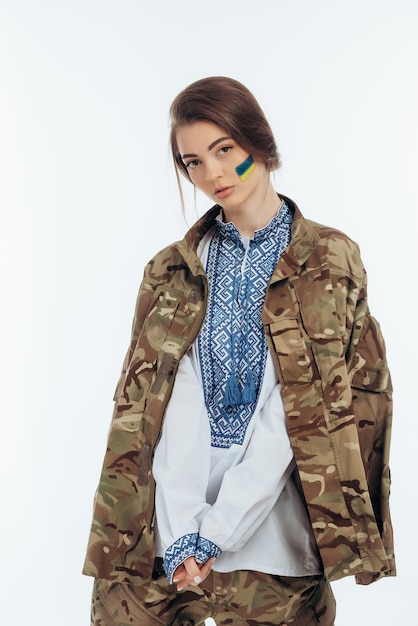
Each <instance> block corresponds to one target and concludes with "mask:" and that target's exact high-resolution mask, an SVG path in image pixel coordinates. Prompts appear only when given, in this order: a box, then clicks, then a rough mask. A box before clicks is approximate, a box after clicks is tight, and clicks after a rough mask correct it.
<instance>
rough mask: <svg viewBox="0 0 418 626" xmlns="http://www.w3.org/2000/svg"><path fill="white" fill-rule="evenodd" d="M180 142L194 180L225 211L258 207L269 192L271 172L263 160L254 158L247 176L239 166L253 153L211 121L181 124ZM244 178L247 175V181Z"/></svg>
mask: <svg viewBox="0 0 418 626" xmlns="http://www.w3.org/2000/svg"><path fill="white" fill-rule="evenodd" d="M176 139H177V145H178V148H179V151H180V154H181V157H182V160H183V162H184V164H185V165H186V167H187V171H188V173H189V177H190V180H191V181H192V183H193V184H194V185H195V186H196V187H197V188H198V189H200V190H201V191H203V193H204V194H206V195H207V196H208V197H209V198H210V199H211V200H214V201H215V202H216V204H219V205H220V206H222V207H223V208H224V210H225V211H228V210H233V209H234V208H241V209H245V208H251V207H252V206H254V208H257V207H259V206H260V204H259V202H260V200H261V198H262V196H263V194H265V189H266V186H265V185H263V184H260V183H262V182H263V181H265V182H266V184H268V181H269V173H268V172H267V170H266V168H265V166H264V164H263V163H261V162H259V161H254V164H253V166H252V167H251V168H250V169H248V171H247V174H246V178H245V176H244V177H241V178H240V176H239V175H238V173H237V170H236V168H237V167H238V172H239V173H241V169H245V167H244V168H241V169H240V168H239V166H240V165H242V164H243V163H244V162H245V161H246V159H248V157H249V156H250V155H249V153H248V152H247V151H245V150H244V149H243V148H241V146H239V145H238V144H237V143H236V142H235V141H234V140H233V139H231V137H229V136H228V133H226V132H225V131H224V130H222V128H220V127H219V126H216V124H212V123H211V122H204V121H198V122H194V123H193V124H190V125H188V126H181V127H179V128H178V130H177V132H176ZM242 178H245V180H243V179H242Z"/></svg>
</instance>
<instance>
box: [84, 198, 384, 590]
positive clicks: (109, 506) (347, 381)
mask: <svg viewBox="0 0 418 626" xmlns="http://www.w3.org/2000/svg"><path fill="white" fill-rule="evenodd" d="M285 200H286V202H287V203H288V205H289V206H291V207H293V209H294V211H295V216H294V220H293V224H292V240H291V244H290V246H289V247H288V248H287V249H286V251H285V252H284V254H283V255H282V257H281V258H280V260H279V262H278V264H277V266H276V269H275V271H274V274H273V276H272V279H271V281H270V283H269V286H268V289H267V295H266V299H265V304H264V308H263V323H264V327H265V332H266V336H267V340H268V343H269V347H270V349H271V352H272V354H273V358H274V361H275V365H276V368H277V372H278V376H279V379H280V383H281V385H282V395H283V401H284V406H285V412H286V420H287V428H288V433H289V437H290V441H291V444H292V447H293V451H294V455H295V459H296V462H297V467H298V470H299V476H300V481H301V488H302V490H303V494H304V496H305V499H306V504H307V508H308V512H309V515H310V519H311V522H312V527H313V530H314V533H315V537H316V540H317V543H318V548H319V551H320V554H321V557H322V561H323V565H324V571H325V574H326V576H327V578H328V579H329V580H335V579H338V578H341V577H343V576H347V575H356V580H357V582H358V583H361V584H368V583H370V582H373V581H374V580H376V579H378V578H380V577H382V576H387V575H394V574H395V565H394V556H393V543H392V527H391V521H390V515H389V506H388V499H389V488H390V475H389V467H388V455H389V442H390V433H391V391H392V390H391V382H390V377H389V372H388V368H387V364H386V359H385V347H384V342H383V339H382V336H381V333H380V329H379V326H378V324H377V322H376V321H375V320H374V319H373V317H371V315H370V313H369V310H368V306H367V296H366V274H365V271H364V268H363V265H362V262H361V259H360V256H359V251H358V248H357V246H356V244H355V243H353V242H352V241H351V240H350V239H348V238H347V237H346V236H345V235H343V234H342V233H340V232H339V231H336V230H333V229H330V228H327V227H324V226H320V225H319V224H316V223H314V222H310V221H308V220H306V219H304V218H303V216H302V215H301V213H300V211H299V209H298V208H297V207H296V205H294V203H293V202H292V201H291V200H289V199H288V198H285ZM218 212H219V207H213V208H212V209H211V210H210V211H208V213H206V215H205V216H203V218H202V219H201V220H199V221H198V222H197V224H196V225H195V226H194V227H193V228H192V229H191V230H190V231H189V232H188V233H187V234H186V237H185V238H184V240H183V241H181V242H178V243H176V244H173V245H171V246H169V247H168V248H166V249H165V250H163V251H162V252H160V253H159V254H157V255H156V257H155V258H154V259H153V260H152V261H151V262H150V263H149V264H148V266H147V267H146V269H145V275H144V280H143V282H142V285H141V288H140V292H139V296H138V301H137V307H136V314H135V318H134V323H133V329H132V341H131V344H130V347H129V350H128V353H127V356H126V358H125V362H124V366H123V371H122V375H121V377H120V380H119V383H118V386H117V389H116V393H115V401H116V403H115V410H114V415H113V420H112V425H111V429H110V433H109V440H108V447H107V451H106V455H105V459H104V464H103V470H102V475H101V479H100V484H99V488H98V491H97V495H96V501H95V507H94V519H93V523H92V528H91V533H90V540H89V546H88V552H87V557H86V561H85V566H84V573H85V574H88V575H91V576H94V577H96V578H104V579H108V580H111V581H115V582H116V581H117V582H128V583H134V584H135V583H136V584H144V583H146V582H147V581H149V580H150V578H151V573H152V566H153V562H154V544H153V523H154V480H153V477H152V471H151V468H152V459H153V453H154V449H155V446H156V444H157V442H158V439H159V435H160V430H161V425H162V420H163V416H164V411H165V407H166V405H167V402H168V400H169V397H170V394H171V390H172V386H173V383H174V378H175V374H176V370H177V366H178V363H179V361H180V359H181V358H182V356H183V354H184V353H185V352H186V351H187V349H188V348H189V347H190V345H191V343H192V342H193V341H194V340H195V338H196V337H197V335H198V333H199V330H200V328H201V325H202V322H203V319H204V315H205V307H206V298H207V281H206V276H205V272H204V269H203V267H202V265H201V263H200V261H199V259H198V257H197V256H196V253H195V250H196V248H197V245H198V242H199V240H200V239H201V237H202V236H203V235H204V234H205V232H207V230H208V229H209V228H211V227H212V226H213V224H214V221H215V218H216V215H217V213H218Z"/></svg>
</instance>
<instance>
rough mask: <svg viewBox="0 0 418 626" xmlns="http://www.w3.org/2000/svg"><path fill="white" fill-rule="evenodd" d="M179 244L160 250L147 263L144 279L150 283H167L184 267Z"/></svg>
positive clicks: (175, 243)
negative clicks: (171, 276) (177, 270)
mask: <svg viewBox="0 0 418 626" xmlns="http://www.w3.org/2000/svg"><path fill="white" fill-rule="evenodd" d="M178 246H179V242H177V241H176V242H174V243H172V244H170V245H168V246H166V247H165V248H162V250H159V251H158V252H157V253H156V254H155V255H154V256H153V257H152V258H151V259H150V260H149V261H148V263H147V265H146V266H145V270H144V278H145V279H148V280H150V281H156V282H161V281H163V282H166V281H167V280H168V279H169V275H170V274H171V273H172V272H173V271H175V270H176V269H179V268H180V267H181V266H184V259H183V257H182V255H181V253H180V251H179V248H178Z"/></svg>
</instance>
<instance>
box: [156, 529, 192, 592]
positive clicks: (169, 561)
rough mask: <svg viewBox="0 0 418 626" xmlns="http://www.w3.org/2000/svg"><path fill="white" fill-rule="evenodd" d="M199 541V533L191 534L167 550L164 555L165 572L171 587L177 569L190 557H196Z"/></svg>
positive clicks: (181, 538) (178, 540)
mask: <svg viewBox="0 0 418 626" xmlns="http://www.w3.org/2000/svg"><path fill="white" fill-rule="evenodd" d="M197 540H198V534H197V533H189V534H188V535H183V537H180V539H177V541H175V542H174V543H173V544H171V546H170V547H169V548H167V550H166V552H165V555H164V570H165V573H166V574H167V578H168V582H169V583H170V585H171V584H172V583H173V574H174V571H175V570H176V568H177V567H178V566H179V565H180V564H181V563H183V561H185V560H186V559H187V558H188V557H189V556H194V555H195V552H196V545H197Z"/></svg>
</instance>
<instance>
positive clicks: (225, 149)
mask: <svg viewBox="0 0 418 626" xmlns="http://www.w3.org/2000/svg"><path fill="white" fill-rule="evenodd" d="M231 150H232V146H222V148H219V154H228V152H230V151H231Z"/></svg>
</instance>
